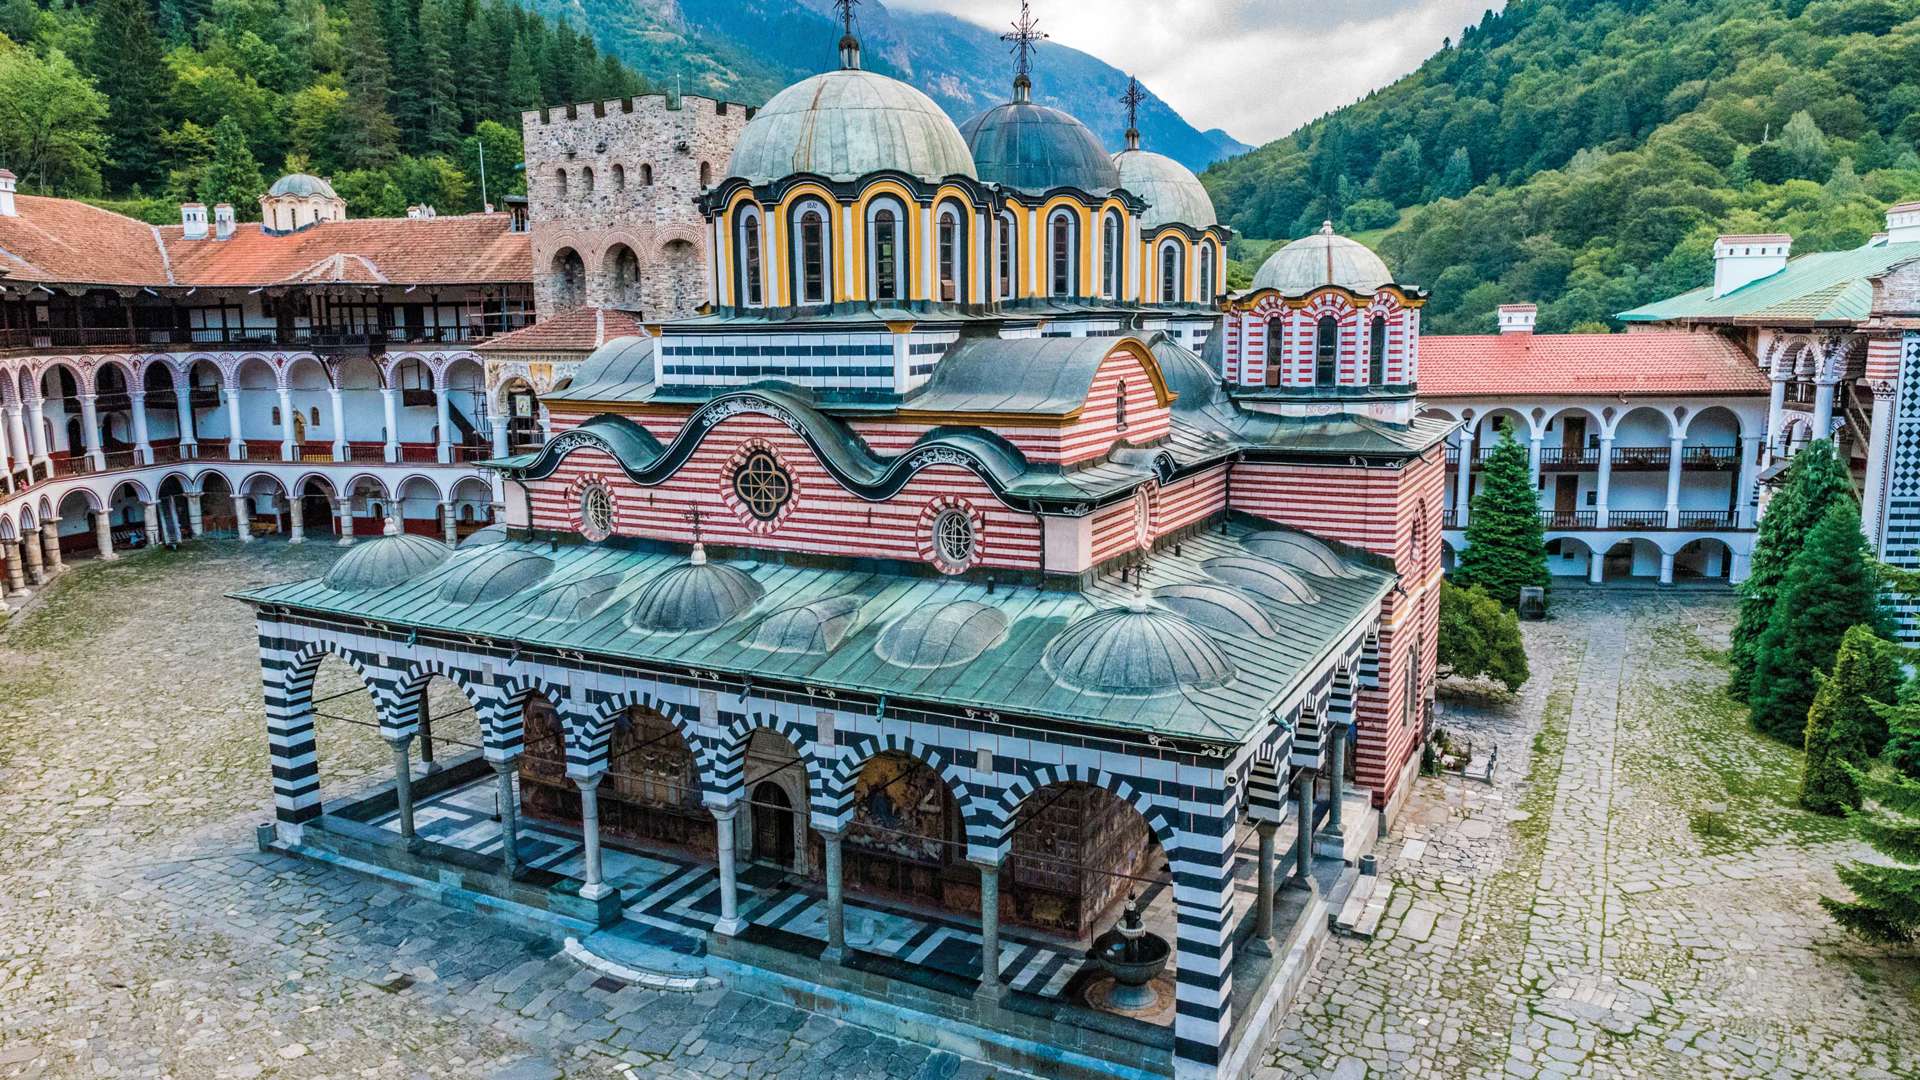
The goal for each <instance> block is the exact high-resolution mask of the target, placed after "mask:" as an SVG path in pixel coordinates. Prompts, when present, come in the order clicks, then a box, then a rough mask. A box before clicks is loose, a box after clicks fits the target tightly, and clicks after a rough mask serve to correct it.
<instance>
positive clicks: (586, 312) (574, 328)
mask: <svg viewBox="0 0 1920 1080" xmlns="http://www.w3.org/2000/svg"><path fill="white" fill-rule="evenodd" d="M640 333H643V331H642V330H641V328H640V322H639V320H637V319H635V318H634V317H633V316H631V315H629V314H627V313H626V312H624V311H616V310H614V309H612V308H594V307H583V308H574V309H572V310H570V311H563V312H561V313H560V314H558V315H554V316H551V317H549V318H545V319H541V320H540V321H539V322H537V323H534V324H533V325H532V326H528V327H523V328H521V329H519V330H515V331H514V332H513V333H511V334H502V335H500V336H499V337H497V338H494V339H493V340H491V341H489V342H487V343H486V344H484V345H481V346H479V349H480V351H481V352H490V353H493V352H581V353H588V352H592V351H593V350H595V349H597V348H599V347H600V346H602V345H605V344H606V343H607V342H608V341H611V340H612V339H614V338H619V337H632V336H634V335H636V334H640Z"/></svg>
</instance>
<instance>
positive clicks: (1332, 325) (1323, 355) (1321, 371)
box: [1313, 315, 1340, 386]
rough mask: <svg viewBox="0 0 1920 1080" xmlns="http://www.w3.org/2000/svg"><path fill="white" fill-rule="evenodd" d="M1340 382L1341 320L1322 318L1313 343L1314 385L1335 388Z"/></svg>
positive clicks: (1323, 316)
mask: <svg viewBox="0 0 1920 1080" xmlns="http://www.w3.org/2000/svg"><path fill="white" fill-rule="evenodd" d="M1339 381H1340V320H1338V319H1336V318H1334V317H1333V316H1331V315H1322V316H1321V317H1320V328H1319V330H1318V332H1317V333H1315V335H1314V343H1313V385H1315V386H1335V385H1338V383H1339Z"/></svg>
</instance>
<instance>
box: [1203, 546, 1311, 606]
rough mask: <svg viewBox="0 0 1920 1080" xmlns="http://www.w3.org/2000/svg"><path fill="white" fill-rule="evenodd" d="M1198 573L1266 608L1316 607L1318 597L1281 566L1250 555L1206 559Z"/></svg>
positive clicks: (1292, 572) (1286, 568) (1298, 575)
mask: <svg viewBox="0 0 1920 1080" xmlns="http://www.w3.org/2000/svg"><path fill="white" fill-rule="evenodd" d="M1200 569H1202V570H1205V571H1206V572H1207V576H1208V577H1210V578H1212V579H1214V580H1215V581H1219V582H1224V583H1226V584H1228V585H1232V586H1234V587H1236V588H1240V589H1245V590H1246V591H1247V592H1250V593H1252V594H1253V595H1255V596H1257V597H1259V598H1260V599H1262V600H1265V601H1267V602H1268V603H1270V604H1317V603H1319V602H1320V594H1319V593H1317V592H1314V591H1313V586H1311V585H1309V584H1307V580H1306V579H1305V578H1303V577H1301V576H1300V574H1299V572H1298V571H1296V570H1294V569H1293V568H1292V567H1290V566H1287V565H1286V564H1284V563H1278V562H1275V561H1273V560H1272V559H1261V558H1255V557H1254V556H1251V555H1227V556H1224V557H1222V558H1218V559H1208V560H1207V561H1206V562H1203V563H1201V564H1200Z"/></svg>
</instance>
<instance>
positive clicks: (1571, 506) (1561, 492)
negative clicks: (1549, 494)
mask: <svg viewBox="0 0 1920 1080" xmlns="http://www.w3.org/2000/svg"><path fill="white" fill-rule="evenodd" d="M1579 508H1580V478H1579V477H1577V476H1556V477H1554V478H1553V512H1554V514H1555V515H1556V516H1557V515H1560V514H1571V513H1573V512H1574V511H1575V510H1578V509H1579Z"/></svg>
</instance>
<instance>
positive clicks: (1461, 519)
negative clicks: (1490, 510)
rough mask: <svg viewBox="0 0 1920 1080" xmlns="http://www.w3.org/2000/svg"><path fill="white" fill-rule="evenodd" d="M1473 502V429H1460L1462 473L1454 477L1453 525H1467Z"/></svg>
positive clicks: (1457, 527) (1458, 526)
mask: <svg viewBox="0 0 1920 1080" xmlns="http://www.w3.org/2000/svg"><path fill="white" fill-rule="evenodd" d="M1472 502H1473V429H1472V428H1461V429H1460V475H1459V476H1456V477H1454V489H1453V527H1454V528H1456V529H1464V528H1466V527H1467V513H1468V511H1469V509H1470V504H1471V503H1472Z"/></svg>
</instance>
